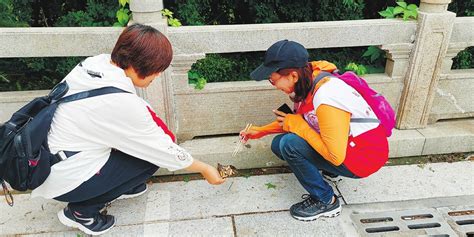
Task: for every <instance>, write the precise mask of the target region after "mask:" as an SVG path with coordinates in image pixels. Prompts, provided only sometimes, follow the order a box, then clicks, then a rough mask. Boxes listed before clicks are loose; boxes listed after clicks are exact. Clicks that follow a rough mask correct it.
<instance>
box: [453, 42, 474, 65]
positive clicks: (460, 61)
mask: <svg viewBox="0 0 474 237" xmlns="http://www.w3.org/2000/svg"><path fill="white" fill-rule="evenodd" d="M469 68H474V47H469V48H467V49H465V50H463V51H461V52H459V53H458V55H457V56H456V57H454V58H453V66H452V69H469Z"/></svg>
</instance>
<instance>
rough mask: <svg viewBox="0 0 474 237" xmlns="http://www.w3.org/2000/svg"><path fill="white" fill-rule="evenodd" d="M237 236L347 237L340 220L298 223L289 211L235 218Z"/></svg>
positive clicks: (326, 219)
mask: <svg viewBox="0 0 474 237" xmlns="http://www.w3.org/2000/svg"><path fill="white" fill-rule="evenodd" d="M234 218H235V227H236V231H237V236H272V237H273V236H347V235H346V234H345V233H344V231H343V230H342V229H341V228H340V225H341V223H340V219H339V218H321V219H318V220H317V221H313V222H303V221H297V220H295V219H294V218H293V217H291V216H290V214H289V212H288V211H285V212H272V213H261V214H250V215H240V216H235V217H234Z"/></svg>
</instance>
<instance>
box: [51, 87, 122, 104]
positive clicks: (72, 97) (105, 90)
mask: <svg viewBox="0 0 474 237" xmlns="http://www.w3.org/2000/svg"><path fill="white" fill-rule="evenodd" d="M113 93H130V92H128V91H125V90H122V89H119V88H117V87H113V86H106V87H102V88H98V89H94V90H89V91H83V92H79V93H76V94H72V95H69V96H66V97H63V98H61V99H59V100H57V101H56V102H55V103H58V104H59V103H67V102H71V101H76V100H82V99H86V98H91V97H95V96H99V95H106V94H113Z"/></svg>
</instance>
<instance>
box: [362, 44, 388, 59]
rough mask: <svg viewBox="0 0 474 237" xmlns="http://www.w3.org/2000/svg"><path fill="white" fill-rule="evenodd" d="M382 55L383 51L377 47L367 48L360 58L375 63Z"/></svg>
mask: <svg viewBox="0 0 474 237" xmlns="http://www.w3.org/2000/svg"><path fill="white" fill-rule="evenodd" d="M383 55H385V51H383V50H381V49H380V48H379V47H375V46H369V47H368V48H367V51H365V52H364V54H363V55H362V57H366V58H369V60H370V62H375V61H376V60H377V59H379V58H380V57H382V56H383Z"/></svg>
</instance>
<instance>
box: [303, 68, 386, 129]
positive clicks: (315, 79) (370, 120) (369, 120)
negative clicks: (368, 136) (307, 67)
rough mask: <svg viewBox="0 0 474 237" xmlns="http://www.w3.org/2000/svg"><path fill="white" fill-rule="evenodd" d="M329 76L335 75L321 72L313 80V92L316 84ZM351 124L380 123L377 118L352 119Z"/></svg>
mask: <svg viewBox="0 0 474 237" xmlns="http://www.w3.org/2000/svg"><path fill="white" fill-rule="evenodd" d="M328 76H334V75H333V74H331V73H329V72H325V71H321V72H320V73H319V74H318V75H317V76H316V77H315V78H314V80H313V85H312V86H311V91H313V90H314V88H315V87H316V84H318V82H320V81H321V80H322V79H323V78H325V77H328ZM351 123H380V120H379V119H376V118H351Z"/></svg>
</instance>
